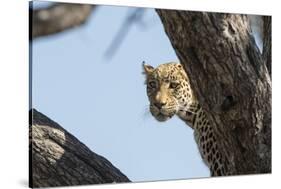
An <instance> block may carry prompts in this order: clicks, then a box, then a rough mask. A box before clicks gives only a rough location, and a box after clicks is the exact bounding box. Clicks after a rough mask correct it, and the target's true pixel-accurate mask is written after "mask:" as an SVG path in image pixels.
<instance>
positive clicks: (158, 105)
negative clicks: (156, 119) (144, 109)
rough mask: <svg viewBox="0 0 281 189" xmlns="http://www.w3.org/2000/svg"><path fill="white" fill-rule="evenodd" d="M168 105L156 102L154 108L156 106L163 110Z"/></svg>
mask: <svg viewBox="0 0 281 189" xmlns="http://www.w3.org/2000/svg"><path fill="white" fill-rule="evenodd" d="M166 104H167V103H166V102H155V103H154V106H156V107H157V108H159V109H161V108H162V107H163V106H164V105H166Z"/></svg>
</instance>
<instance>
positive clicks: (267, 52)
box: [262, 16, 271, 77]
mask: <svg viewBox="0 0 281 189" xmlns="http://www.w3.org/2000/svg"><path fill="white" fill-rule="evenodd" d="M263 41H264V42H263V49H264V50H263V53H262V56H263V58H264V61H265V63H266V67H267V70H268V72H269V74H270V77H271V16H264V17H263Z"/></svg>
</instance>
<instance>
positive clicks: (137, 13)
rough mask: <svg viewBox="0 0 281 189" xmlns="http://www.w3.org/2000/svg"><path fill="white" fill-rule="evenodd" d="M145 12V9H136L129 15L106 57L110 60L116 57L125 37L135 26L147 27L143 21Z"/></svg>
mask: <svg viewBox="0 0 281 189" xmlns="http://www.w3.org/2000/svg"><path fill="white" fill-rule="evenodd" d="M144 11H145V9H143V8H136V9H135V10H134V11H133V12H130V13H129V15H128V16H127V18H126V19H125V20H124V22H123V24H122V25H121V27H120V29H119V31H118V32H117V34H116V36H115V37H114V38H113V41H112V42H111V44H110V46H109V48H108V49H107V51H106V52H105V57H107V58H109V59H110V58H112V57H113V56H114V54H115V53H116V51H117V50H118V48H119V47H120V45H121V44H122V42H123V41H124V39H125V37H126V36H127V35H128V33H129V31H130V29H131V28H132V26H133V24H140V25H141V26H145V24H144V23H143V21H142V16H143V14H144Z"/></svg>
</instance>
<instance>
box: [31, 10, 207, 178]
mask: <svg viewBox="0 0 281 189" xmlns="http://www.w3.org/2000/svg"><path fill="white" fill-rule="evenodd" d="M132 10H133V8H128V7H116V6H100V7H98V9H96V10H95V11H93V13H92V15H91V17H90V19H89V20H88V22H87V23H86V24H85V25H83V26H81V27H77V28H75V29H72V30H69V31H66V32H63V33H60V34H58V35H54V36H50V37H44V38H41V39H37V40H35V41H34V42H33V55H32V63H33V72H32V74H33V80H32V87H33V101H32V102H33V107H34V108H36V109H37V110H39V111H41V112H42V113H44V114H45V115H47V116H49V117H50V118H51V119H53V120H55V121H56V122H58V123H59V124H60V125H62V126H63V127H64V128H65V129H66V130H68V131H69V132H70V133H72V134H73V135H74V136H76V137H77V138H78V139H79V140H80V141H82V142H83V143H84V144H86V145H87V146H88V147H89V148H90V149H91V150H93V151H94V152H96V153H98V154H100V155H102V156H104V157H105V158H107V159H108V160H109V161H111V162H112V163H113V164H114V165H115V166H116V167H118V168H119V169H120V170H121V171H122V172H123V173H124V174H126V175H127V176H128V177H129V178H130V179H131V180H132V181H153V180H166V179H182V178H197V177H207V176H209V171H208V169H207V168H206V166H205V165H204V163H203V161H202V160H201V157H200V155H199V152H198V149H197V146H196V144H195V142H194V139H193V132H192V130H191V129H190V128H189V127H188V126H186V125H185V123H183V122H182V121H181V120H179V119H178V118H176V117H175V118H173V119H171V120H168V121H167V122H164V123H160V122H157V121H156V120H155V119H154V118H153V117H152V116H151V115H150V113H149V110H148V104H149V102H148V99H147V96H146V91H145V85H144V76H143V75H142V74H141V72H142V67H141V63H142V61H143V60H144V61H146V62H147V63H149V64H151V65H153V66H157V65H159V64H162V63H165V62H169V61H173V60H177V57H176V55H175V52H174V50H173V48H172V47H171V44H170V42H169V40H168V38H167V36H166V35H165V33H164V30H163V27H162V24H161V22H160V20H159V18H158V16H157V15H156V13H155V12H154V10H153V9H146V11H145V14H144V16H143V19H142V20H143V21H144V23H146V27H145V28H143V27H140V26H139V25H133V26H132V28H131V29H130V31H129V33H128V35H127V36H126V38H125V39H124V41H123V43H122V44H121V45H120V47H119V49H118V50H117V52H116V54H115V56H114V57H113V58H112V59H108V58H106V57H105V52H106V51H107V49H108V47H109V46H110V44H111V42H112V40H113V39H114V37H115V35H116V33H117V32H118V31H119V29H120V27H121V24H122V23H123V21H124V19H125V18H126V16H127V15H128V13H130V12H131V11H132Z"/></svg>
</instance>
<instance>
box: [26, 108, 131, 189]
mask: <svg viewBox="0 0 281 189" xmlns="http://www.w3.org/2000/svg"><path fill="white" fill-rule="evenodd" d="M30 122H31V123H30V129H29V132H30V140H29V145H30V147H29V154H30V157H29V160H30V163H29V166H30V179H29V180H30V187H36V188H37V187H52V186H73V185H85V184H100V183H119V182H130V180H129V179H128V178H127V177H126V176H125V175H124V174H123V173H121V172H120V171H119V170H118V169H117V168H116V167H114V166H113V165H112V164H111V163H110V162H109V161H108V160H107V159H105V158H104V157H102V156H100V155H98V154H96V153H94V152H92V151H91V150H90V149H89V148H88V147H87V146H85V145H84V144H83V143H81V142H80V141H79V140H78V139H76V138H75V137H74V136H73V135H71V134H70V133H68V132H67V131H66V130H65V129H63V128H62V127H61V126H60V125H59V124H57V123H56V122H54V121H52V120H51V119H49V118H48V117H46V116H45V115H43V114H42V113H40V112H38V111H36V110H35V109H33V110H31V111H30Z"/></svg>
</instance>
